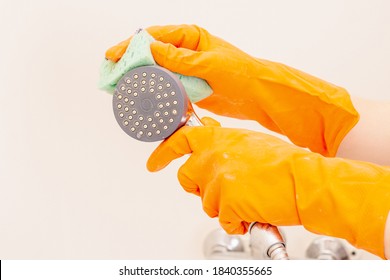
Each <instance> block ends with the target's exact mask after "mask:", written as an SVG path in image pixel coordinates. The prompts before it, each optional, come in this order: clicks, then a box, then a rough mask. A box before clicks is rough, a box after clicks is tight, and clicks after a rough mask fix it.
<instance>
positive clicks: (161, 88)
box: [112, 66, 192, 142]
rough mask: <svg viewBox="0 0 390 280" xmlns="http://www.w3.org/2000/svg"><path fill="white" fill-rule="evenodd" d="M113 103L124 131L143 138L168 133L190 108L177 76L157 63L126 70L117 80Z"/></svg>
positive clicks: (158, 137) (159, 137) (158, 138)
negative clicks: (156, 64)
mask: <svg viewBox="0 0 390 280" xmlns="http://www.w3.org/2000/svg"><path fill="white" fill-rule="evenodd" d="M112 104H113V109H114V114H115V118H116V120H117V122H118V124H119V125H120V127H121V128H122V129H123V131H125V132H126V133H127V134H128V135H129V136H131V137H133V138H134V139H137V140H140V141H145V142H153V141H161V140H163V139H165V138H167V137H169V136H170V135H171V134H173V133H174V132H175V131H176V130H177V129H178V128H180V127H181V126H183V125H184V124H185V123H186V121H187V119H188V117H189V114H190V111H191V110H192V107H191V104H190V102H189V99H188V97H187V95H186V92H185V89H184V87H183V85H182V83H181V82H180V80H179V79H178V77H177V76H176V75H174V74H173V73H172V72H170V71H168V70H166V69H164V68H162V67H160V66H142V67H138V68H135V69H133V70H130V71H129V72H127V73H126V74H125V75H124V76H123V77H122V78H121V79H120V80H119V82H118V83H117V86H116V89H115V93H114V97H113V103H112Z"/></svg>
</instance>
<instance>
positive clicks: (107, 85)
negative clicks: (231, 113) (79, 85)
mask: <svg viewBox="0 0 390 280" xmlns="http://www.w3.org/2000/svg"><path fill="white" fill-rule="evenodd" d="M153 41H155V40H154V38H153V37H152V36H151V35H150V34H149V33H148V32H146V31H145V30H141V31H140V32H139V33H137V34H135V35H134V36H133V38H132V40H131V42H130V44H129V46H128V47H127V49H126V52H125V53H124V54H123V56H122V58H121V59H120V60H119V61H118V62H116V63H115V62H112V61H110V60H104V61H103V63H102V65H101V68H100V80H99V85H98V86H99V88H100V89H102V90H104V91H107V92H109V93H114V91H115V87H116V84H117V82H118V81H119V80H120V79H121V78H122V77H123V75H124V74H126V73H127V72H128V71H130V70H132V69H134V68H136V67H140V66H151V65H156V62H155V61H154V59H153V55H152V53H151V51H150V44H151V43H152V42H153ZM175 74H176V75H177V76H178V77H179V79H180V81H181V82H182V83H183V86H184V88H185V89H186V92H187V95H188V98H189V99H190V100H191V102H193V103H195V102H198V101H200V100H202V99H204V98H206V97H208V96H209V95H210V94H211V93H212V92H213V91H212V89H211V87H210V86H209V85H208V83H207V82H206V81H205V80H202V79H199V78H197V77H191V76H183V75H180V74H177V73H175Z"/></svg>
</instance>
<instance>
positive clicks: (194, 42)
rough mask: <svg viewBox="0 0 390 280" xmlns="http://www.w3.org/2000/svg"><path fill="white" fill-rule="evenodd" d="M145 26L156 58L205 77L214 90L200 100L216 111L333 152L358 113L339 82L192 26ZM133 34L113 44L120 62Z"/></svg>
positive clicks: (175, 68) (111, 55) (165, 64)
mask: <svg viewBox="0 0 390 280" xmlns="http://www.w3.org/2000/svg"><path fill="white" fill-rule="evenodd" d="M147 31H148V32H149V33H150V34H151V35H152V36H153V37H154V38H155V39H156V40H158V41H156V42H154V43H152V44H151V51H152V54H153V57H154V59H155V60H156V62H157V63H158V64H159V65H161V66H163V67H165V68H167V69H169V70H171V71H173V72H177V73H180V74H183V75H187V76H196V77H199V78H202V79H204V80H206V81H207V82H208V83H209V85H210V86H211V88H212V89H213V94H211V95H210V96H209V97H207V98H205V99H203V100H201V101H199V102H197V103H196V104H197V105H198V106H199V107H202V108H205V109H207V110H209V111H211V112H214V113H216V114H220V115H224V116H229V117H235V118H239V119H247V120H256V121H258V122H259V123H260V124H261V125H263V126H264V127H266V128H268V129H270V130H272V131H275V132H278V133H281V134H284V135H286V136H287V137H288V138H289V139H290V140H291V141H292V142H293V143H295V144H296V145H298V146H301V147H307V148H309V149H310V150H312V151H314V152H318V153H321V154H323V155H325V156H334V155H335V154H336V152H337V149H338V147H339V144H340V143H341V141H342V140H343V138H344V137H345V135H346V134H347V133H348V132H349V131H350V129H351V128H352V127H353V126H354V125H355V124H356V123H357V121H358V119H359V115H358V113H357V112H356V110H355V109H354V107H353V105H352V103H351V101H350V98H349V95H348V93H347V91H346V90H344V89H343V88H341V87H338V86H335V85H332V84H330V83H328V82H325V81H322V80H320V79H318V78H315V77H313V76H310V75H308V74H305V73H303V72H300V71H298V70H295V69H293V68H290V67H287V66H285V65H283V64H279V63H275V62H270V61H266V60H260V59H255V58H254V57H252V56H250V55H248V54H246V53H244V52H243V51H241V50H239V49H238V48H236V47H234V46H232V45H231V44H229V43H227V42H225V41H223V40H221V39H219V38H217V37H215V36H213V35H211V34H209V33H208V32H207V31H206V30H204V29H202V28H199V27H197V26H193V25H179V26H154V27H150V28H148V29H147ZM129 41H130V39H128V40H126V41H124V42H122V43H120V44H119V45H117V46H114V47H112V48H110V49H109V50H108V51H107V52H106V58H107V59H110V60H112V61H118V60H119V59H120V58H121V56H122V55H123V53H124V52H125V50H126V48H127V46H128V44H129Z"/></svg>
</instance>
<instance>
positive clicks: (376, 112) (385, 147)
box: [337, 98, 390, 166]
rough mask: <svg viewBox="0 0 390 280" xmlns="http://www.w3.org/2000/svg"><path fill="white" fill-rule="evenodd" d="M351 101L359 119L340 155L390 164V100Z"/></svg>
mask: <svg viewBox="0 0 390 280" xmlns="http://www.w3.org/2000/svg"><path fill="white" fill-rule="evenodd" d="M352 101H353V104H354V106H355V108H356V109H357V111H358V112H359V114H360V120H359V122H358V123H357V124H356V126H355V127H354V128H353V129H352V130H351V131H350V132H349V133H348V135H347V136H346V137H345V139H344V140H343V142H342V143H341V145H340V147H339V149H338V153H337V156H338V157H342V158H349V159H355V160H362V161H369V162H372V163H375V164H379V165H385V166H390V144H389V143H390V102H389V101H387V102H383V101H369V100H364V99H360V98H352Z"/></svg>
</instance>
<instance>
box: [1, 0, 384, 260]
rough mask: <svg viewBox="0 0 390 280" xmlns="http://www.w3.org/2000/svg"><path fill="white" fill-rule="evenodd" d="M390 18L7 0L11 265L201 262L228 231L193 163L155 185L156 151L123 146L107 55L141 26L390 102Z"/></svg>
mask: <svg viewBox="0 0 390 280" xmlns="http://www.w3.org/2000/svg"><path fill="white" fill-rule="evenodd" d="M389 11H390V2H389V1H385V0H383V1H380V0H372V1H356V0H348V1H339V0H331V1H330V0H327V1H311V0H299V1H288V0H286V1H281V0H279V1H249V0H240V1H232V0H217V1H213V0H197V1H183V0H175V1H173V0H167V1H161V0H142V1H124V0H123V1H119V0H110V1H96V0H95V1H92V0H91V1H81V0H77V1H76V0H68V1H49V0H47V1H45V0H36V1H27V0H26V1H22V0H15V1H6V0H0V259H201V258H203V254H202V244H203V240H204V238H205V236H206V235H207V234H208V233H209V232H210V231H211V230H213V229H215V228H217V227H218V222H217V220H212V219H209V218H208V217H207V216H206V214H204V213H203V211H202V210H201V203H200V201H199V199H198V198H197V197H195V196H192V195H189V194H187V193H185V192H184V191H182V189H181V187H180V185H179V184H178V182H177V180H176V171H177V168H178V167H179V165H180V163H182V162H183V161H182V160H179V161H177V162H175V163H174V164H172V165H171V166H169V167H168V168H167V169H166V170H164V171H163V172H160V173H157V174H150V173H148V172H147V171H146V168H145V162H146V160H147V158H148V155H149V154H150V153H151V151H152V150H153V148H154V147H156V145H157V144H156V143H154V144H146V143H142V142H137V141H135V140H133V139H131V138H129V137H128V136H127V135H125V134H124V133H123V132H122V131H121V129H120V128H119V126H118V125H117V124H116V122H115V119H114V117H113V114H112V111H111V97H110V96H109V95H108V94H106V93H103V92H101V91H99V90H98V89H97V86H96V85H97V80H98V70H99V66H100V63H101V61H102V59H103V58H104V52H105V50H106V49H107V48H108V47H110V46H111V45H113V44H116V43H117V42H119V41H121V40H123V39H125V38H127V37H128V36H129V35H131V34H132V33H133V32H134V31H135V30H136V29H137V28H138V27H147V26H150V25H157V24H158V25H164V24H180V23H194V24H198V25H200V26H202V27H204V28H206V29H208V30H209V31H210V32H211V33H213V34H215V35H218V36H219V37H222V38H224V39H225V40H227V41H229V42H231V43H233V44H235V45H236V46H238V47H240V48H241V49H243V50H244V51H246V52H248V53H250V54H251V55H254V56H257V57H262V58H266V59H269V60H275V61H279V62H283V63H285V64H287V65H290V66H294V67H295V68H298V69H301V70H303V71H306V72H309V73H310V74H313V75H316V76H319V77H321V78H323V79H325V80H328V81H331V82H333V83H336V84H339V85H341V86H344V87H345V88H347V89H348V90H349V92H350V93H351V94H352V95H359V96H363V97H367V98H372V99H389V94H388V90H389V87H388V84H389V68H390V51H389V50H390V17H389ZM199 114H200V115H201V116H204V115H206V114H207V113H206V112H204V111H199ZM208 115H209V114H208ZM218 119H219V120H220V121H222V124H223V125H225V126H245V127H249V128H252V129H259V130H260V129H261V128H260V127H259V126H258V125H256V124H254V123H246V122H239V121H233V120H229V119H226V118H220V117H218ZM296 230H297V229H294V230H292V231H291V232H293V233H294V232H296ZM293 233H292V234H293ZM298 235H299V234H298ZM293 246H294V245H293ZM295 246H297V244H296V243H295Z"/></svg>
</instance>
